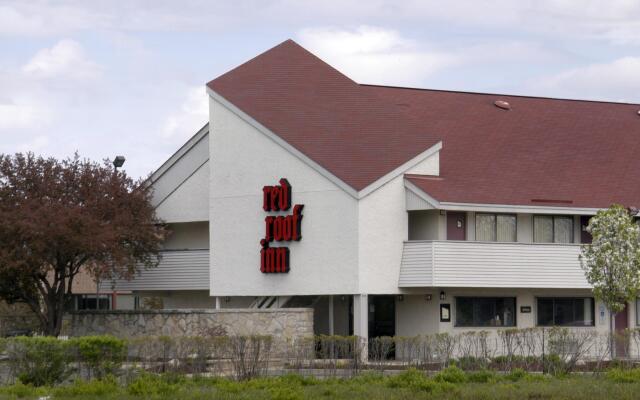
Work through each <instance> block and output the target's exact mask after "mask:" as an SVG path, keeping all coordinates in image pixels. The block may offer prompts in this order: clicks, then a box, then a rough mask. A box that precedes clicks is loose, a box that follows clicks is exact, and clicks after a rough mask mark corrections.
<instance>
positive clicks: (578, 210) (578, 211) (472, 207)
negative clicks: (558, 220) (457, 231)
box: [440, 201, 600, 215]
mask: <svg viewBox="0 0 640 400" xmlns="http://www.w3.org/2000/svg"><path fill="white" fill-rule="evenodd" d="M440 206H441V209H443V210H449V211H479V212H483V211H486V212H505V213H509V212H511V213H523V214H569V215H595V214H596V213H597V212H598V211H599V210H600V208H588V207H547V206H523V205H509V204H480V203H455V202H444V201H443V202H441V203H440Z"/></svg>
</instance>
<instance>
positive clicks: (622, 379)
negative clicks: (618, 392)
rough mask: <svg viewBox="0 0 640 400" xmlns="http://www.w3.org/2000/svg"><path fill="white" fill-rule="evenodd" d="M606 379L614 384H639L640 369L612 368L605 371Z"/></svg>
mask: <svg viewBox="0 0 640 400" xmlns="http://www.w3.org/2000/svg"><path fill="white" fill-rule="evenodd" d="M606 376H607V379H608V380H610V381H613V382H616V383H635V382H640V369H637V368H636V369H620V368H614V369H610V370H609V371H607V375H606Z"/></svg>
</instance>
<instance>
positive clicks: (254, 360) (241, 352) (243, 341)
mask: <svg viewBox="0 0 640 400" xmlns="http://www.w3.org/2000/svg"><path fill="white" fill-rule="evenodd" d="M272 342H273V340H272V337H271V336H261V335H252V336H231V337H229V338H228V349H229V356H230V357H231V363H232V365H233V372H234V374H235V376H236V379H238V380H246V379H250V378H255V377H258V376H260V375H262V373H263V372H264V371H266V369H267V366H268V362H269V358H270V355H271V344H272Z"/></svg>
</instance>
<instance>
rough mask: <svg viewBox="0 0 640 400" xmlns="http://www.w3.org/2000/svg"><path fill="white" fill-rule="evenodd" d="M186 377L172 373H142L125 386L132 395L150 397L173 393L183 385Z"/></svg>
mask: <svg viewBox="0 0 640 400" xmlns="http://www.w3.org/2000/svg"><path fill="white" fill-rule="evenodd" d="M185 382H186V379H185V378H184V377H183V376H178V375H174V374H163V375H154V374H148V373H145V374H142V375H140V376H139V377H137V378H136V379H134V380H133V381H132V382H131V383H130V384H129V385H128V386H127V393H129V394H130V395H132V396H141V397H145V398H146V397H152V396H170V395H174V394H175V393H176V392H178V391H179V390H180V388H181V387H182V386H184V384H185Z"/></svg>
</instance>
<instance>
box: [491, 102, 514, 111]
mask: <svg viewBox="0 0 640 400" xmlns="http://www.w3.org/2000/svg"><path fill="white" fill-rule="evenodd" d="M493 105H494V106H496V107H498V108H501V109H503V110H511V104H509V103H508V102H506V101H504V100H496V101H494V102H493Z"/></svg>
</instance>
